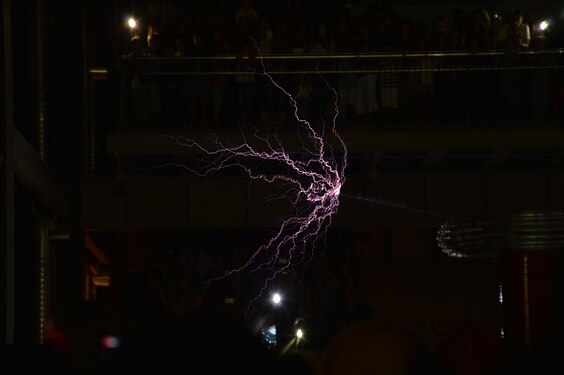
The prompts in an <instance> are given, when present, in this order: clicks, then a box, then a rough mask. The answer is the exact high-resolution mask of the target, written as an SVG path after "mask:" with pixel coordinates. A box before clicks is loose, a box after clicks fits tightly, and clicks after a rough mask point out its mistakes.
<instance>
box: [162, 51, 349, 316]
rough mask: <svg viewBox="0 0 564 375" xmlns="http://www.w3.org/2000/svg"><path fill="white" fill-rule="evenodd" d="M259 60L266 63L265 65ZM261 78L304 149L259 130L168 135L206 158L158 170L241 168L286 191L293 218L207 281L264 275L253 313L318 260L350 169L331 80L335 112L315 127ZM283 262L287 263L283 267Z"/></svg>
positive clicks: (291, 99)
mask: <svg viewBox="0 0 564 375" xmlns="http://www.w3.org/2000/svg"><path fill="white" fill-rule="evenodd" d="M255 46H256V45H255ZM258 50H259V49H258V47H257V51H258ZM259 61H260V62H261V63H263V61H262V60H260V59H259ZM256 73H257V74H259V75H263V76H265V77H266V78H267V81H268V82H269V83H270V84H271V85H272V86H274V87H275V88H277V89H278V90H279V91H280V92H281V95H283V96H285V97H286V99H287V101H288V103H289V106H290V111H291V112H292V113H293V117H294V123H295V124H296V126H297V127H298V131H292V132H290V133H289V134H291V135H294V134H300V139H299V144H301V146H297V147H298V148H299V149H298V150H296V149H293V150H290V149H289V147H288V146H287V145H284V144H283V143H282V141H281V138H280V137H279V135H278V134H268V133H266V134H265V133H259V131H258V130H256V131H254V132H253V133H252V134H250V135H249V134H248V133H246V132H245V131H244V130H245V129H244V128H243V129H241V131H240V133H241V137H242V138H241V140H240V141H238V142H233V141H232V140H231V141H229V142H228V141H224V140H222V139H220V137H219V136H218V135H213V136H210V137H208V138H206V139H205V140H204V141H202V142H198V141H195V140H194V139H190V138H187V137H182V136H177V135H170V134H169V135H163V136H161V137H160V138H170V139H172V140H174V141H175V142H176V143H177V144H178V146H180V147H181V148H192V149H194V150H196V151H197V152H199V153H201V154H203V156H204V159H202V160H201V164H200V165H199V166H197V167H191V166H188V165H181V164H175V163H167V164H164V165H161V166H159V167H157V168H164V167H168V166H175V167H181V168H184V169H186V170H187V171H189V172H190V173H194V174H196V175H199V176H208V175H210V174H212V173H214V172H217V171H220V170H223V169H226V168H233V167H236V168H239V169H240V170H242V171H243V173H244V174H246V175H247V176H248V178H249V179H250V180H259V181H263V182H266V183H269V184H272V183H276V184H278V185H280V186H281V187H283V188H284V191H285V193H284V194H283V196H282V198H284V199H287V200H288V201H289V202H291V204H292V206H293V207H294V208H293V210H292V212H293V214H292V215H291V216H290V217H286V218H282V219H281V224H280V225H279V226H278V229H277V230H275V232H274V234H273V235H272V237H271V238H270V239H269V240H267V241H265V243H264V244H263V245H261V246H260V247H259V248H258V249H257V250H256V251H255V252H254V253H253V254H252V255H251V256H250V257H249V259H248V261H247V262H246V263H244V264H243V265H241V266H240V267H238V268H235V269H231V270H229V271H226V272H225V273H224V274H223V275H221V276H218V277H215V278H212V279H210V280H208V282H207V283H208V284H209V283H211V282H214V281H217V280H220V279H223V278H225V277H229V276H231V275H234V274H236V273H240V272H243V271H249V272H252V273H255V274H256V276H259V274H260V276H261V280H262V281H263V282H262V288H261V289H260V292H259V293H258V295H257V296H255V297H254V298H253V299H251V300H250V301H249V303H248V308H250V306H251V305H252V304H253V303H254V302H255V301H256V300H258V298H259V297H260V296H261V295H262V293H263V292H264V290H266V288H267V286H268V285H269V282H270V281H272V280H274V279H275V278H276V277H277V276H278V275H280V274H282V273H283V272H285V271H286V270H287V269H288V268H290V267H294V266H297V265H302V266H305V265H307V264H308V263H309V262H310V261H311V260H312V259H313V257H314V252H315V251H314V250H315V248H316V244H317V242H318V241H319V240H320V239H321V238H323V237H324V235H325V234H326V231H327V228H328V226H329V225H330V224H331V220H332V216H333V214H335V213H336V212H337V210H338V207H339V199H340V196H341V188H342V186H343V184H344V183H345V170H346V167H347V146H346V144H345V142H344V140H343V138H342V137H341V135H340V134H339V132H338V131H337V124H336V122H337V117H338V116H339V109H338V105H337V103H338V100H339V97H338V94H337V92H336V91H335V89H334V88H333V87H331V85H330V84H329V83H328V82H327V80H325V79H324V78H323V77H322V76H319V77H320V79H321V80H323V82H324V83H325V86H326V87H327V89H328V90H329V91H330V92H331V94H332V95H331V100H332V103H331V104H332V111H331V113H330V114H327V112H324V113H325V114H324V115H323V116H320V121H319V122H320V123H319V124H312V123H311V122H310V121H309V120H306V119H305V118H303V117H302V116H300V113H299V105H298V101H297V99H296V98H295V97H294V95H292V94H291V93H289V92H288V91H286V90H285V89H284V88H283V87H282V86H280V85H279V84H278V83H277V82H276V81H275V80H274V79H273V78H272V76H270V75H269V74H267V73H266V68H265V66H264V64H263V65H262V72H256ZM298 95H299V93H298ZM296 155H298V156H296ZM263 162H267V163H271V164H273V165H275V167H274V168H273V169H269V170H271V171H272V172H264V171H259V170H257V168H256V167H255V166H256V165H257V163H258V164H260V163H263ZM280 259H287V261H286V262H279V260H280ZM255 279H256V278H255ZM279 298H281V297H280V296H279ZM275 303H276V302H275Z"/></svg>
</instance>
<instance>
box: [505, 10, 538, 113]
mask: <svg viewBox="0 0 564 375" xmlns="http://www.w3.org/2000/svg"><path fill="white" fill-rule="evenodd" d="M498 42H499V46H500V47H501V48H502V49H503V50H504V51H505V55H504V57H505V58H504V60H505V63H504V65H505V66H504V67H503V68H504V69H503V70H502V71H501V72H500V83H499V84H500V86H499V90H500V91H499V95H498V98H499V102H498V106H499V107H498V109H499V111H500V117H501V119H502V120H509V121H512V120H520V119H522V118H523V115H524V111H523V109H524V107H525V106H524V103H525V100H524V99H525V94H526V90H523V84H524V83H525V79H524V78H525V77H524V74H526V73H525V72H524V71H523V70H520V69H515V67H516V66H517V65H518V64H519V51H521V50H523V49H526V48H529V44H530V42H531V30H530V28H529V25H528V24H526V23H524V22H523V14H522V12H521V11H520V10H514V11H513V12H511V13H510V14H509V16H508V19H507V24H505V25H504V26H502V27H501V29H500V30H499V33H498Z"/></svg>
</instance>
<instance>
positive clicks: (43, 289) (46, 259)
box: [39, 220, 51, 344]
mask: <svg viewBox="0 0 564 375" xmlns="http://www.w3.org/2000/svg"><path fill="white" fill-rule="evenodd" d="M48 238H49V235H48V233H47V227H46V225H45V221H44V220H40V221H39V343H40V344H43V343H44V339H45V336H44V335H45V319H46V317H47V311H49V310H48V309H49V289H50V288H49V268H50V265H51V259H50V254H49V242H48Z"/></svg>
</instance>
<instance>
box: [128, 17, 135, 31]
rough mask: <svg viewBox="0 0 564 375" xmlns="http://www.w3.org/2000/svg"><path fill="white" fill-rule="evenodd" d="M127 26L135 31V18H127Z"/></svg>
mask: <svg viewBox="0 0 564 375" xmlns="http://www.w3.org/2000/svg"><path fill="white" fill-rule="evenodd" d="M127 25H128V26H129V28H130V29H135V26H137V21H135V18H133V17H129V19H128V20H127Z"/></svg>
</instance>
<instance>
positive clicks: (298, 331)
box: [296, 328, 304, 339]
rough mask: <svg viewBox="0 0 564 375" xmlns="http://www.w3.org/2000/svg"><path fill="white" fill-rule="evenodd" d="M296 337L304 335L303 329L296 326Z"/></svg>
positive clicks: (299, 337)
mask: <svg viewBox="0 0 564 375" xmlns="http://www.w3.org/2000/svg"><path fill="white" fill-rule="evenodd" d="M296 337H297V338H298V339H301V338H302V337H304V331H302V329H301V328H298V330H297V331H296Z"/></svg>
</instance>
